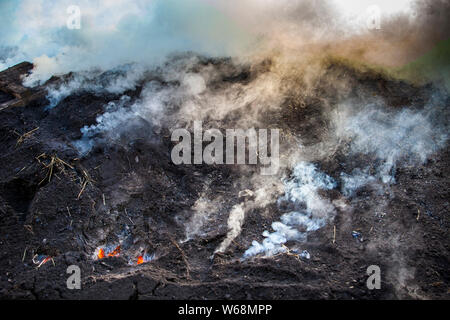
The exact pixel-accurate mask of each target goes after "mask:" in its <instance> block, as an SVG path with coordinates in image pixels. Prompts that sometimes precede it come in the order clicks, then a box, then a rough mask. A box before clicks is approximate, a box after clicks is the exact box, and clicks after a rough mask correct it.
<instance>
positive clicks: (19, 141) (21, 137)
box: [14, 127, 39, 147]
mask: <svg viewBox="0 0 450 320" xmlns="http://www.w3.org/2000/svg"><path fill="white" fill-rule="evenodd" d="M38 129H39V127H37V128H34V129H33V130H30V131H28V132H26V133H24V134H22V135H21V134H19V133H17V132H16V131H14V133H15V134H16V135H18V136H19V138H18V139H17V142H16V147H17V146H18V145H20V144H22V143H23V142H24V141H25V140H26V139H28V138H31V137H32V136H33V134H34V133H35V132H36V131H37V130H38Z"/></svg>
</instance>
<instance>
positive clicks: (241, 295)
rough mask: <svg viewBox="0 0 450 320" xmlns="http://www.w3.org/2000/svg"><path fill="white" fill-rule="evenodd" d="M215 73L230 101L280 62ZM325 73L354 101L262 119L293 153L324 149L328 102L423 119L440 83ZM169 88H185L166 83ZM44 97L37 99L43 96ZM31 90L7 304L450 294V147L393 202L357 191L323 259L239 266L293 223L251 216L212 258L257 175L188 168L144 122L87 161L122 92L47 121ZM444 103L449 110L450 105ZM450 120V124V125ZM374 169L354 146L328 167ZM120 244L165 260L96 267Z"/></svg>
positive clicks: (269, 210)
mask: <svg viewBox="0 0 450 320" xmlns="http://www.w3.org/2000/svg"><path fill="white" fill-rule="evenodd" d="M202 63H203V64H204V65H205V64H211V65H213V66H214V67H215V68H221V69H222V70H225V71H224V72H223V74H224V76H223V77H222V78H221V79H216V80H215V81H216V82H215V83H214V86H216V87H217V88H218V89H220V88H221V87H223V86H228V85H230V84H233V83H240V84H245V83H246V82H251V81H253V79H254V77H256V76H257V75H258V74H259V73H263V72H266V69H265V68H266V67H267V64H269V63H268V62H264V63H263V64H262V65H260V66H257V67H256V68H250V67H236V66H234V65H233V63H232V62H231V61H229V60H226V59H225V60H208V61H203V62H202ZM31 67H32V66H31V65H27V68H25V69H26V70H25V71H24V69H23V66H22V68H19V70H16V71H15V73H13V74H14V76H13V75H12V73H9V76H10V77H11V78H10V80H9V81H10V82H14V83H17V84H20V81H18V79H19V78H20V77H18V74H22V73H24V72H28V71H29V70H30V68H31ZM326 73H327V74H328V75H330V76H333V77H335V78H337V79H339V78H344V79H345V80H346V81H348V82H349V83H350V86H349V87H350V88H352V89H351V90H348V91H345V92H342V91H340V90H339V88H337V87H330V86H329V83H322V84H320V83H319V85H318V86H317V87H316V89H315V92H314V94H311V95H309V96H306V97H298V96H296V93H295V92H291V95H288V96H286V101H285V103H284V104H283V106H282V108H281V109H278V110H273V111H268V112H264V113H261V114H260V115H259V117H260V119H258V121H260V123H261V124H263V125H264V126H266V127H268V128H280V129H281V130H282V134H281V149H282V150H283V148H284V147H286V146H287V145H289V144H290V143H292V140H291V137H292V136H295V135H301V136H302V137H303V138H304V139H305V141H307V143H311V144H314V143H316V142H317V141H320V139H321V137H322V136H323V135H324V134H326V133H327V130H328V127H329V123H328V121H327V118H326V117H325V116H324V114H325V113H327V112H329V111H330V110H332V109H333V104H331V105H330V103H329V102H330V101H331V102H333V101H334V102H336V103H337V102H339V101H341V100H342V99H344V98H349V97H353V96H366V95H367V96H368V97H369V96H377V97H380V98H382V99H383V100H384V101H385V102H386V105H387V107H388V108H398V107H399V106H402V105H409V106H411V108H412V109H414V108H416V109H420V108H422V105H423V103H424V101H426V100H427V99H429V97H430V96H431V95H432V94H433V92H435V89H434V88H432V87H431V86H428V87H415V86H413V85H410V84H407V83H405V82H399V81H395V80H392V79H389V78H387V77H385V76H383V75H381V74H378V73H376V72H374V71H360V70H355V69H353V68H351V67H348V66H345V65H342V64H339V63H336V64H332V65H330V66H329V67H328V69H327V70H326ZM68 77H70V75H68ZM150 77H152V80H154V81H159V80H158V79H157V77H155V76H150ZM155 79H156V80H155ZM7 80H8V79H7ZM147 80H149V79H147ZM51 81H62V79H52V80H51ZM47 85H48V84H47ZM161 85H163V86H170V85H176V84H172V83H165V82H164V81H162V80H161ZM44 87H45V86H44ZM44 87H42V88H35V90H36V91H37V92H38V93H39V90H41V91H42V90H44ZM141 89H142V86H141V85H139V86H137V88H136V89H135V90H129V91H128V92H126V94H127V95H128V96H129V97H130V98H131V99H132V100H134V99H137V97H138V96H139V95H140V92H141ZM33 94H34V98H33V99H29V100H27V101H26V103H25V105H24V106H23V107H20V106H9V107H5V108H4V109H3V110H1V111H0V112H1V117H2V124H1V127H0V132H1V134H0V137H1V153H0V215H1V220H0V221H1V222H0V235H1V239H0V244H1V247H0V248H1V249H0V250H1V251H0V270H1V273H0V288H1V289H0V297H1V298H3V299H5V298H9V299H10V298H14V299H16V298H20V299H83V298H95V299H391V298H393V299H398V298H409V299H429V298H431V299H446V298H447V299H448V298H449V283H450V279H449V274H448V270H449V267H450V262H449V257H450V255H449V253H450V252H449V250H450V248H449V245H450V242H449V236H448V231H449V223H450V220H449V215H448V213H449V199H450V192H449V191H450V189H449V187H450V185H449V179H448V177H449V161H450V150H449V148H448V146H447V147H445V148H444V149H441V150H440V151H438V152H436V153H435V154H434V155H433V156H432V158H431V159H430V160H429V161H427V162H426V163H425V164H424V165H416V166H409V167H402V168H398V169H397V171H396V174H395V179H396V183H395V184H393V185H392V186H391V189H390V190H391V191H390V194H385V195H380V194H378V193H376V192H374V191H373V190H371V189H370V188H361V189H359V190H358V191H357V193H356V194H355V195H353V196H352V197H350V198H349V199H348V201H351V203H352V206H353V210H352V212H350V213H349V212H338V213H337V215H336V218H335V220H334V222H333V223H331V224H328V225H327V226H325V227H324V228H322V229H320V230H318V231H316V232H314V233H313V234H312V235H311V236H310V237H309V238H308V241H307V242H306V243H304V244H303V245H302V248H303V249H306V250H308V251H309V252H310V253H311V259H310V260H306V259H300V258H299V257H298V256H295V255H290V254H280V255H277V256H274V257H270V258H262V257H255V258H252V259H247V260H244V261H242V260H241V257H242V255H243V253H244V252H245V250H246V249H247V248H248V247H249V246H250V245H251V242H252V241H253V240H255V239H256V240H260V239H261V238H262V236H261V234H262V232H263V231H264V230H267V229H270V225H271V223H272V222H273V221H276V220H277V219H278V218H279V217H280V215H281V214H282V213H281V212H280V209H279V207H278V206H277V205H276V199H273V201H272V202H271V203H270V204H268V205H267V206H266V207H265V208H255V209H253V210H251V211H250V212H249V213H248V214H247V215H246V218H245V222H244V224H243V227H242V229H243V230H244V231H245V232H242V233H241V234H240V235H239V236H238V237H237V238H236V239H235V240H234V241H233V242H232V244H231V245H230V247H229V248H228V249H227V251H226V252H225V253H223V254H222V253H221V254H217V255H215V256H214V257H213V258H212V254H213V252H214V250H215V248H217V246H218V245H219V244H220V243H221V241H222V240H223V239H224V238H225V236H226V234H227V231H228V228H227V218H228V213H229V211H230V210H231V208H232V207H233V205H235V204H238V203H240V202H245V201H250V200H251V199H250V198H249V199H247V198H246V196H245V195H242V194H241V195H240V192H241V191H242V190H246V189H251V188H252V185H251V184H250V182H249V181H250V180H251V177H252V176H253V175H254V174H255V172H257V171H258V168H256V167H247V168H245V169H242V168H240V167H238V166H207V165H192V166H188V165H184V166H176V165H174V164H173V163H172V162H171V159H170V152H171V149H172V147H173V143H172V142H171V141H170V131H169V129H168V128H167V127H164V126H161V127H159V128H154V127H152V126H146V123H145V121H144V120H143V123H138V124H136V130H133V132H132V134H131V133H130V134H124V137H123V139H120V140H118V141H116V142H115V143H114V144H107V143H100V144H99V145H97V146H96V147H95V148H94V149H93V150H92V151H91V152H90V153H89V154H88V155H86V156H80V154H79V153H78V151H77V150H76V148H75V147H74V146H73V141H75V140H77V139H79V138H81V133H80V129H81V128H82V127H84V126H86V125H88V126H89V125H91V124H94V123H95V121H96V117H97V116H98V115H99V114H101V113H103V112H104V110H105V105H106V104H107V103H108V102H110V101H118V100H119V99H120V97H121V96H122V95H115V94H97V93H93V92H89V91H80V92H76V93H73V94H71V95H70V96H68V97H67V98H65V99H63V100H62V101H61V102H59V103H58V105H57V106H56V107H54V108H51V109H49V108H48V105H49V101H48V100H47V99H46V98H45V97H44V96H45V94H37V93H36V92H34V93H33ZM12 99H13V95H11V93H8V91H5V92H2V93H0V103H2V104H3V105H5V103H6V104H7V103H8V101H11V100H12ZM324 101H327V103H324ZM444 103H445V108H444V110H446V109H447V106H448V103H449V100H448V98H447V99H446V100H444ZM5 106H6V105H5ZM239 112H241V113H243V114H245V112H246V110H240V111H239ZM239 112H238V113H235V114H234V116H235V117H236V118H238V117H239ZM442 117H443V119H444V120H443V121H444V122H445V121H448V113H445V112H444V113H443V114H442ZM445 119H447V120H445ZM211 121H212V120H211ZM235 123H236V121H235V119H233V118H232V117H227V118H225V119H223V120H222V122H217V121H214V123H213V124H211V126H217V125H218V126H219V127H221V128H233V127H234V126H233V125H234V124H235ZM208 125H209V120H208V119H206V120H205V126H208ZM149 128H150V129H149ZM33 130H34V131H33ZM376 161H377V160H376V159H374V158H373V157H368V156H362V155H360V156H358V155H355V156H352V157H349V156H348V155H347V153H346V144H345V143H343V144H342V146H341V147H340V148H338V149H337V150H333V152H332V153H330V155H329V157H327V158H326V160H323V161H321V162H320V163H316V165H317V166H318V167H319V168H320V169H321V170H322V171H324V172H326V173H327V174H328V175H330V176H331V177H333V178H335V179H339V175H340V173H341V172H347V173H350V172H351V171H352V170H353V168H356V167H361V166H366V165H370V164H371V163H374V162H376ZM50 170H51V171H50ZM83 186H84V187H83ZM338 190H339V189H337V190H331V191H323V192H322V193H323V196H324V197H326V198H328V199H331V200H333V199H337V198H339V197H340V196H341V194H340V192H339V191H338ZM218 194H219V195H221V196H222V199H223V202H222V203H221V204H220V206H221V207H220V208H216V209H217V211H218V213H217V219H216V220H215V221H214V223H212V224H209V225H207V226H206V227H205V228H206V230H203V236H202V237H199V238H194V239H191V240H190V241H186V242H184V241H181V240H183V239H184V238H185V230H184V226H185V224H186V222H187V220H188V219H189V218H190V216H191V215H192V206H193V205H194V204H195V201H196V200H197V199H199V197H204V198H205V199H214V198H217V195H218ZM103 199H104V200H103ZM382 201H386V202H387V206H386V208H387V209H386V211H384V212H375V211H374V209H373V208H375V207H376V205H377V204H378V203H379V202H382ZM334 227H336V237H335V239H334V240H335V241H333V237H334V236H333V235H334ZM354 230H356V231H359V232H360V233H361V234H362V235H363V237H364V240H363V241H359V239H355V238H354V237H353V236H352V231H354ZM123 233H126V235H125V237H126V239H127V241H131V242H132V246H131V245H130V246H131V247H133V248H137V247H141V248H143V249H144V250H145V251H147V252H151V253H154V254H155V255H156V256H157V259H155V260H153V261H151V262H149V263H145V264H142V265H138V266H136V265H129V261H127V259H126V258H124V257H122V256H119V257H109V258H105V259H102V260H96V259H94V258H93V256H94V252H95V249H96V248H97V247H98V246H100V245H104V244H106V243H118V236H119V235H120V234H123ZM100 235H106V236H104V239H103V236H102V237H101V236H100ZM100 238H101V240H100ZM36 254H39V255H45V256H50V257H52V258H53V260H52V261H49V262H47V263H45V264H43V265H42V266H41V267H40V268H36V265H34V264H33V263H32V258H33V256H35V255H36ZM133 254H134V253H133ZM137 254H138V253H137V252H136V254H135V255H137ZM72 264H75V265H78V266H80V267H81V270H82V290H68V289H67V287H66V280H67V277H68V275H67V274H66V268H67V267H68V266H69V265H72ZM373 264H375V265H379V266H380V267H381V270H382V272H383V274H382V288H381V290H373V291H370V290H368V289H367V287H366V279H367V275H366V269H367V267H368V266H370V265H373Z"/></svg>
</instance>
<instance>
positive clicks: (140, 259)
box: [137, 256, 144, 264]
mask: <svg viewBox="0 0 450 320" xmlns="http://www.w3.org/2000/svg"><path fill="white" fill-rule="evenodd" d="M142 263H144V257H143V256H139V257H138V260H137V264H142Z"/></svg>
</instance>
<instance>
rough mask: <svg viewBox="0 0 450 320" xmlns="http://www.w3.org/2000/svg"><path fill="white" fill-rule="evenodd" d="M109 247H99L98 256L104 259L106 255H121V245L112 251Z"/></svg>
mask: <svg viewBox="0 0 450 320" xmlns="http://www.w3.org/2000/svg"><path fill="white" fill-rule="evenodd" d="M110 250H111V249H109V250H108V248H105V249H104V248H99V249H98V253H97V258H98V259H99V260H100V259H103V258H105V257H118V256H119V255H120V245H118V246H117V247H116V248H115V249H114V250H112V251H110Z"/></svg>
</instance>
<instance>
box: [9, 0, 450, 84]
mask: <svg viewBox="0 0 450 320" xmlns="http://www.w3.org/2000/svg"><path fill="white" fill-rule="evenodd" d="M376 3H377V2H376V1H374V4H376ZM380 3H381V2H380ZM71 5H77V6H79V7H80V9H81V29H73V30H71V29H68V28H67V20H68V18H69V17H70V14H69V13H68V12H67V8H68V7H69V6H71ZM348 8H350V6H349V5H348V4H346V5H345V6H344V5H343V4H341V3H340V2H339V1H332V0H328V1H327V0H320V1H304V0H295V1H287V0H282V1H273V0H267V1H263V2H261V1H255V0H246V1H240V2H239V5H238V6H236V4H235V3H231V2H229V1H222V0H217V1H208V0H190V1H178V0H168V1H161V0H153V1H143V0H141V1H126V0H116V1H113V2H111V1H104V0H101V1H100V0H98V1H87V0H78V1H69V0H63V1H43V0H39V1H34V0H33V1H31V0H22V1H12V0H6V1H2V3H1V4H0V14H1V19H0V21H1V22H0V23H1V26H2V27H3V28H2V29H3V30H8V32H3V33H2V35H0V41H1V43H2V48H1V50H0V63H1V65H0V68H1V69H3V68H5V67H7V66H10V65H13V64H15V63H18V62H20V61H22V60H24V59H27V60H31V61H33V62H34V63H35V70H34V72H33V75H32V76H31V77H29V79H28V80H27V81H26V83H27V84H28V85H34V84H36V83H37V82H38V81H45V80H47V79H48V78H49V77H50V76H52V75H57V74H65V73H68V72H70V71H86V70H90V69H92V68H100V69H103V70H109V69H111V68H115V67H117V66H120V65H123V64H128V63H140V64H144V65H147V66H148V65H154V64H158V63H161V62H162V61H164V59H165V57H166V56H167V55H168V54H170V53H173V52H186V51H194V52H196V53H200V54H205V55H208V56H234V57H239V58H241V59H249V58H251V59H253V58H254V57H255V56H260V55H261V54H263V55H268V54H269V55H273V54H279V53H280V52H285V53H286V54H289V55H290V54H291V53H292V52H290V50H295V52H296V55H298V54H299V52H302V54H303V53H306V52H310V51H311V50H313V51H314V50H320V51H323V50H325V51H328V52H331V53H336V54H341V53H342V54H344V55H347V56H352V55H353V56H355V57H359V58H362V59H366V60H367V61H370V62H374V63H387V64H396V65H397V64H399V63H400V64H401V63H406V62H408V61H411V59H414V58H417V56H418V54H421V53H423V52H424V50H428V49H430V48H431V47H432V46H433V45H435V44H436V42H437V41H440V40H444V39H447V38H448V36H449V34H448V30H450V28H449V27H448V24H449V22H448V19H447V17H448V13H449V2H448V1H443V0H440V1H418V2H417V3H416V4H414V5H413V6H412V11H411V10H410V11H408V12H407V13H398V14H394V13H390V14H387V13H385V14H383V11H382V12H381V13H382V14H383V15H382V20H381V29H380V30H376V31H374V30H367V29H366V27H365V25H364V24H363V25H358V26H357V27H355V25H352V24H351V23H349V21H351V19H349V18H348V17H347V16H346V15H345V10H348ZM381 8H383V6H382V7H381ZM313 44H314V45H316V46H319V48H315V49H313V48H314V47H313V46H312V45H313ZM307 46H308V47H307ZM388 58H389V59H391V60H389V59H388Z"/></svg>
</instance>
